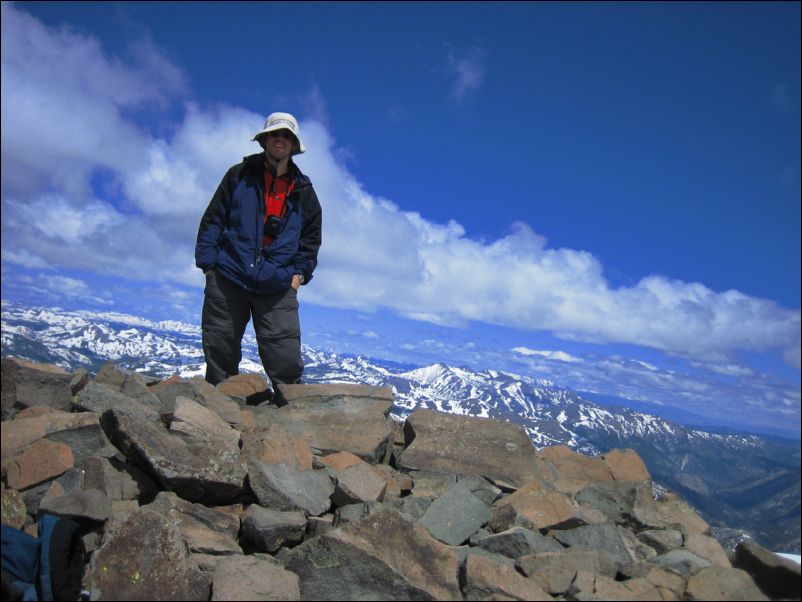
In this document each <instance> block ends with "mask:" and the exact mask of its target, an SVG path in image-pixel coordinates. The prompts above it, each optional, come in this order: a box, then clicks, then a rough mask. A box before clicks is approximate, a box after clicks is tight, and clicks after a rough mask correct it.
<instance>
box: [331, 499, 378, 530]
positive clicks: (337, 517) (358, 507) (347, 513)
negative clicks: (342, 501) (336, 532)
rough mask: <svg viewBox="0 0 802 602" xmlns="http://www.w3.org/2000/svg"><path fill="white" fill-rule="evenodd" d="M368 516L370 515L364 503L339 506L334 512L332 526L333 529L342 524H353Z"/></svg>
mask: <svg viewBox="0 0 802 602" xmlns="http://www.w3.org/2000/svg"><path fill="white" fill-rule="evenodd" d="M368 514H370V508H369V507H368V505H367V504H365V503H360V504H348V505H346V506H340V507H339V508H337V510H335V511H334V520H333V521H332V525H333V526H334V527H339V526H340V525H342V524H343V523H353V522H356V521H358V520H362V519H363V518H365V517H366V516H367V515H368Z"/></svg>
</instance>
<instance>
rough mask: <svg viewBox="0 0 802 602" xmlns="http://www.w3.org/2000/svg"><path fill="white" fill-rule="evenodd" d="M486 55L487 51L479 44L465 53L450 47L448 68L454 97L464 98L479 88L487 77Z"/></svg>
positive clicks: (447, 59)
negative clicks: (461, 53)
mask: <svg viewBox="0 0 802 602" xmlns="http://www.w3.org/2000/svg"><path fill="white" fill-rule="evenodd" d="M486 56H487V52H486V51H485V50H484V49H483V48H480V47H478V46H474V47H473V48H472V49H471V50H470V51H469V52H468V53H467V54H464V55H458V54H457V53H456V52H455V51H454V49H453V48H448V54H447V56H446V68H447V71H448V73H449V75H450V77H451V79H452V81H451V94H452V96H453V97H454V98H456V99H457V100H463V99H465V98H467V97H468V96H470V95H472V94H474V93H475V92H476V91H478V90H479V88H480V87H481V86H482V82H483V81H484V77H485V66H484V63H485V57H486Z"/></svg>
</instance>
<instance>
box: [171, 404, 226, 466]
mask: <svg viewBox="0 0 802 602" xmlns="http://www.w3.org/2000/svg"><path fill="white" fill-rule="evenodd" d="M170 432H171V433H173V434H175V435H178V436H179V437H181V438H182V439H183V440H184V441H186V442H187V443H190V444H192V443H199V444H206V443H213V444H217V445H218V447H222V448H223V449H226V450H228V451H229V452H231V453H232V454H238V453H239V440H240V433H239V431H237V430H235V429H233V428H231V427H230V426H229V425H228V423H227V422H225V421H224V420H223V419H222V418H220V416H218V415H217V413H215V412H213V411H212V410H210V409H208V408H205V407H204V406H202V405H201V404H199V403H198V402H197V401H195V400H193V399H190V398H189V397H177V398H176V400H175V408H174V412H173V420H172V422H171V423H170Z"/></svg>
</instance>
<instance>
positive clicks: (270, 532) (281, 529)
mask: <svg viewBox="0 0 802 602" xmlns="http://www.w3.org/2000/svg"><path fill="white" fill-rule="evenodd" d="M305 530H306V517H305V516H304V513H303V512H283V511H281V510H270V509H268V508H263V507H261V506H258V505H256V504H253V505H251V506H250V507H249V508H248V510H247V511H246V512H245V515H244V516H243V517H242V537H243V539H245V540H246V541H247V542H249V543H251V544H252V545H253V546H254V548H255V549H256V550H258V551H261V552H269V553H270V554H275V553H276V552H277V551H278V550H279V548H281V546H283V545H285V544H289V545H296V544H299V543H301V541H303V538H304V531H305Z"/></svg>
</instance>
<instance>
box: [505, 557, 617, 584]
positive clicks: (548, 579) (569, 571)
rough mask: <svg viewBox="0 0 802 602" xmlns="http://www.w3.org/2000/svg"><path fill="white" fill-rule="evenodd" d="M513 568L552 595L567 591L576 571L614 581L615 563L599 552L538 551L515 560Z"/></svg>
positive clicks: (612, 559)
mask: <svg viewBox="0 0 802 602" xmlns="http://www.w3.org/2000/svg"><path fill="white" fill-rule="evenodd" d="M515 566H516V568H517V569H518V570H519V571H521V572H522V573H523V574H524V575H526V576H527V577H529V578H530V579H533V580H534V581H535V582H536V583H537V584H538V585H539V586H540V587H541V588H543V590H545V591H546V592H548V593H550V594H552V595H561V594H563V593H565V592H566V591H568V588H569V587H570V586H571V584H572V583H573V581H574V578H575V577H576V575H577V573H578V572H580V571H584V572H588V573H593V574H596V575H603V576H605V577H611V578H614V577H615V576H616V573H617V572H618V566H619V563H618V562H616V560H615V559H614V558H612V557H611V556H609V555H608V554H606V553H605V552H603V551H602V550H570V549H569V550H563V551H562V552H541V553H538V554H533V555H531V556H524V557H522V558H519V559H518V560H517V561H516V563H515Z"/></svg>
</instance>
